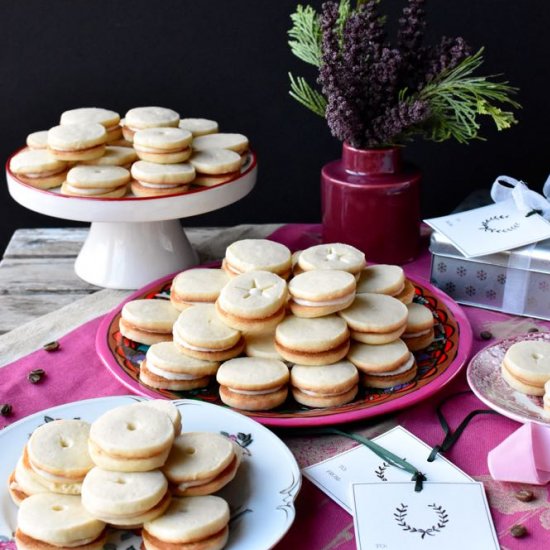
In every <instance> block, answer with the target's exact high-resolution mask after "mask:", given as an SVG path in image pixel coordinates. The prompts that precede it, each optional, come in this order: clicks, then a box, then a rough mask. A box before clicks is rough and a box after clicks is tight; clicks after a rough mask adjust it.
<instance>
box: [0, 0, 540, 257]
mask: <svg viewBox="0 0 550 550" xmlns="http://www.w3.org/2000/svg"><path fill="white" fill-rule="evenodd" d="M312 3H313V4H314V5H316V6H319V5H320V4H321V2H320V1H318V0H312ZM402 4H403V2H402V0H382V5H383V7H384V10H385V11H386V12H387V13H388V15H389V16H390V18H392V19H395V16H396V15H397V14H398V12H399V10H400V8H401V7H402ZM295 6H296V2H292V1H290V0H202V1H197V0H194V1H190V0H117V1H112V0H48V1H44V0H1V2H0V25H1V32H0V56H1V63H0V129H1V132H0V156H1V157H2V158H7V157H8V155H9V154H10V152H12V151H13V150H14V149H16V148H17V147H19V146H21V145H22V144H23V143H24V140H25V137H26V135H27V134H28V133H29V132H31V131H34V130H41V129H47V128H48V127H50V126H53V125H55V124H57V121H58V117H59V114H60V113H61V112H62V111H63V110H66V109H69V108H74V107H80V106H101V107H106V108H111V109H115V110H118V111H119V112H120V113H121V114H124V112H125V111H126V110H127V109H128V108H130V107H134V106H140V105H161V106H166V107H171V108H173V109H175V110H177V111H179V112H180V113H181V114H182V116H204V117H210V118H214V119H216V120H218V121H219V122H220V125H221V127H222V129H223V130H226V131H238V132H242V133H245V134H247V135H248V136H249V137H250V139H251V142H252V144H253V147H254V148H255V149H256V151H257V152H258V155H259V168H260V172H259V179H258V184H257V186H256V188H255V190H254V191H253V192H252V193H251V194H250V195H249V196H248V197H247V198H246V199H244V200H243V201H241V202H239V203H238V204H236V205H233V206H230V207H227V208H225V209H223V210H220V211H217V212H214V213H211V214H207V215H204V216H198V217H195V218H192V219H189V220H186V222H185V223H186V224H187V225H206V224H219V225H229V224H237V223H246V222H276V221H307V222H312V221H317V220H319V219H320V214H319V208H320V205H319V193H318V186H319V170H320V168H321V166H322V165H323V164H324V163H325V162H327V161H329V160H332V159H333V158H336V157H337V156H339V150H340V145H339V143H338V142H337V141H336V140H334V139H333V138H332V137H331V136H330V133H329V131H328V129H327V127H326V125H325V123H324V121H323V120H322V119H320V118H318V117H316V116H315V115H313V114H312V113H310V112H309V111H307V110H306V109H305V108H302V107H301V106H300V105H298V104H296V103H295V102H294V101H293V100H292V99H291V98H290V97H289V96H288V94H287V90H288V78H287V72H288V71H289V70H292V71H293V72H294V73H295V74H305V75H310V74H311V73H310V71H309V67H308V66H306V65H304V64H303V63H301V62H300V61H298V60H296V59H294V58H293V57H292V55H291V54H290V52H289V49H288V47H287V45H286V40H287V37H286V31H287V29H288V27H289V14H290V12H291V11H293V10H294V8H295ZM428 11H429V22H430V34H433V35H434V36H439V35H441V34H447V35H451V36H452V35H463V36H464V37H465V38H466V39H467V40H468V41H469V42H470V43H471V44H472V46H473V47H476V48H477V47H479V46H482V45H484V46H486V63H485V65H484V71H485V72H486V73H496V72H504V73H506V76H507V78H508V79H509V80H510V81H511V82H512V83H513V84H514V85H516V86H518V87H520V88H521V93H520V96H519V99H520V101H521V103H522V104H523V106H524V108H523V110H522V111H520V112H519V113H518V116H519V119H520V124H518V125H517V126H516V127H514V128H513V129H512V130H509V131H506V132H501V133H498V132H496V131H495V130H494V129H493V128H490V127H488V128H485V135H486V137H487V138H488V141H486V142H481V141H480V142H476V143H473V144H470V145H468V146H463V145H458V144H455V143H450V142H448V143H444V144H433V143H420V142H418V143H414V144H413V145H411V146H409V147H408V149H407V155H408V157H409V158H410V159H414V161H415V162H416V163H417V164H419V165H420V166H421V167H422V169H423V171H424V189H423V209H424V214H425V215H427V216H428V215H430V216H431V215H437V214H445V213H447V212H448V211H450V210H451V209H452V208H453V207H454V206H455V205H456V204H457V203H458V202H459V201H460V200H461V199H462V198H464V197H465V196H466V195H467V194H468V193H469V192H470V191H471V190H473V189H475V188H478V187H484V186H489V184H490V183H491V182H492V181H493V179H494V177H495V176H497V175H499V174H509V175H512V176H515V177H518V178H523V179H524V180H525V181H527V182H529V183H530V184H531V185H532V186H533V187H535V188H540V185H541V183H542V181H543V180H544V178H545V177H546V174H547V172H548V169H549V168H550V166H549V163H548V155H549V153H548V146H549V145H550V144H549V141H548V138H547V131H546V129H547V124H548V108H547V106H548V99H547V98H548V83H549V81H548V65H549V63H548V58H549V56H548V54H549V53H550V48H549V46H548V29H549V28H550V17H549V16H550V3H548V2H545V1H544V0H522V1H521V2H517V1H512V0H438V1H436V0H432V1H431V2H429V4H428ZM1 193H2V195H1V203H0V214H1V217H0V219H1V231H0V250H2V249H3V247H4V246H5V245H6V243H7V241H8V239H9V237H10V235H11V234H12V232H13V231H14V230H15V229H16V228H18V227H39V226H46V225H48V226H54V227H55V226H61V225H75V222H65V221H63V220H58V219H54V218H48V217H45V216H42V215H39V214H35V213H33V212H30V211H28V210H26V209H24V208H23V207H20V206H19V205H18V204H16V203H15V202H14V201H13V200H12V199H11V198H10V197H9V195H8V192H7V189H6V188H5V186H2V190H1Z"/></svg>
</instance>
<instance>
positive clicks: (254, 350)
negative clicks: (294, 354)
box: [244, 332, 283, 361]
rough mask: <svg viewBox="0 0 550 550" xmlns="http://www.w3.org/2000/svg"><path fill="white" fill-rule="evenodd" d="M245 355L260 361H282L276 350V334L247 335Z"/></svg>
mask: <svg viewBox="0 0 550 550" xmlns="http://www.w3.org/2000/svg"><path fill="white" fill-rule="evenodd" d="M245 341H246V345H245V348H244V353H245V355H247V356H248V357H258V358H260V359H276V360H278V361H282V360H283V358H282V356H281V354H280V353H279V352H278V351H277V349H276V348H275V333H274V332H273V333H267V334H247V335H246V336H245Z"/></svg>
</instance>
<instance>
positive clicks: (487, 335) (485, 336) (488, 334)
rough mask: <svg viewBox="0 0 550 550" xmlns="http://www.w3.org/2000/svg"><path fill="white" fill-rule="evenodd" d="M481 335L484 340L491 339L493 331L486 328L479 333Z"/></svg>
mask: <svg viewBox="0 0 550 550" xmlns="http://www.w3.org/2000/svg"><path fill="white" fill-rule="evenodd" d="M479 336H480V338H481V339H482V340H490V339H491V338H492V337H493V333H492V332H489V331H488V330H484V331H483V332H481V333H480V334H479Z"/></svg>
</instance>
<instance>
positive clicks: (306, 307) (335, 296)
mask: <svg viewBox="0 0 550 550" xmlns="http://www.w3.org/2000/svg"><path fill="white" fill-rule="evenodd" d="M288 292H289V294H290V296H291V300H290V302H289V307H290V311H292V313H293V314H294V315H296V316H297V317H307V318H311V317H323V316H325V315H329V314H331V313H336V312H337V311H340V310H342V309H345V308H347V307H348V306H350V305H351V304H352V302H353V300H354V299H355V277H354V276H353V275H352V274H351V273H348V272H347V271H336V270H315V271H306V272H304V273H301V274H299V275H296V276H295V277H294V278H293V279H292V280H291V281H290V282H289V284H288Z"/></svg>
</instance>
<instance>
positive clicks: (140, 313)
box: [119, 300, 179, 346]
mask: <svg viewBox="0 0 550 550" xmlns="http://www.w3.org/2000/svg"><path fill="white" fill-rule="evenodd" d="M178 313H179V312H178V310H177V309H175V308H174V307H173V306H172V304H170V302H168V301H166V300H133V301H131V302H127V303H126V304H124V306H123V308H122V311H121V313H120V321H119V328H120V333H121V334H122V336H125V337H126V338H129V339H130V340H134V341H135V342H140V343H141V344H145V345H147V346H150V345H152V344H157V343H158V342H169V341H170V340H172V327H173V325H174V323H175V322H176V320H177V318H178Z"/></svg>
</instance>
